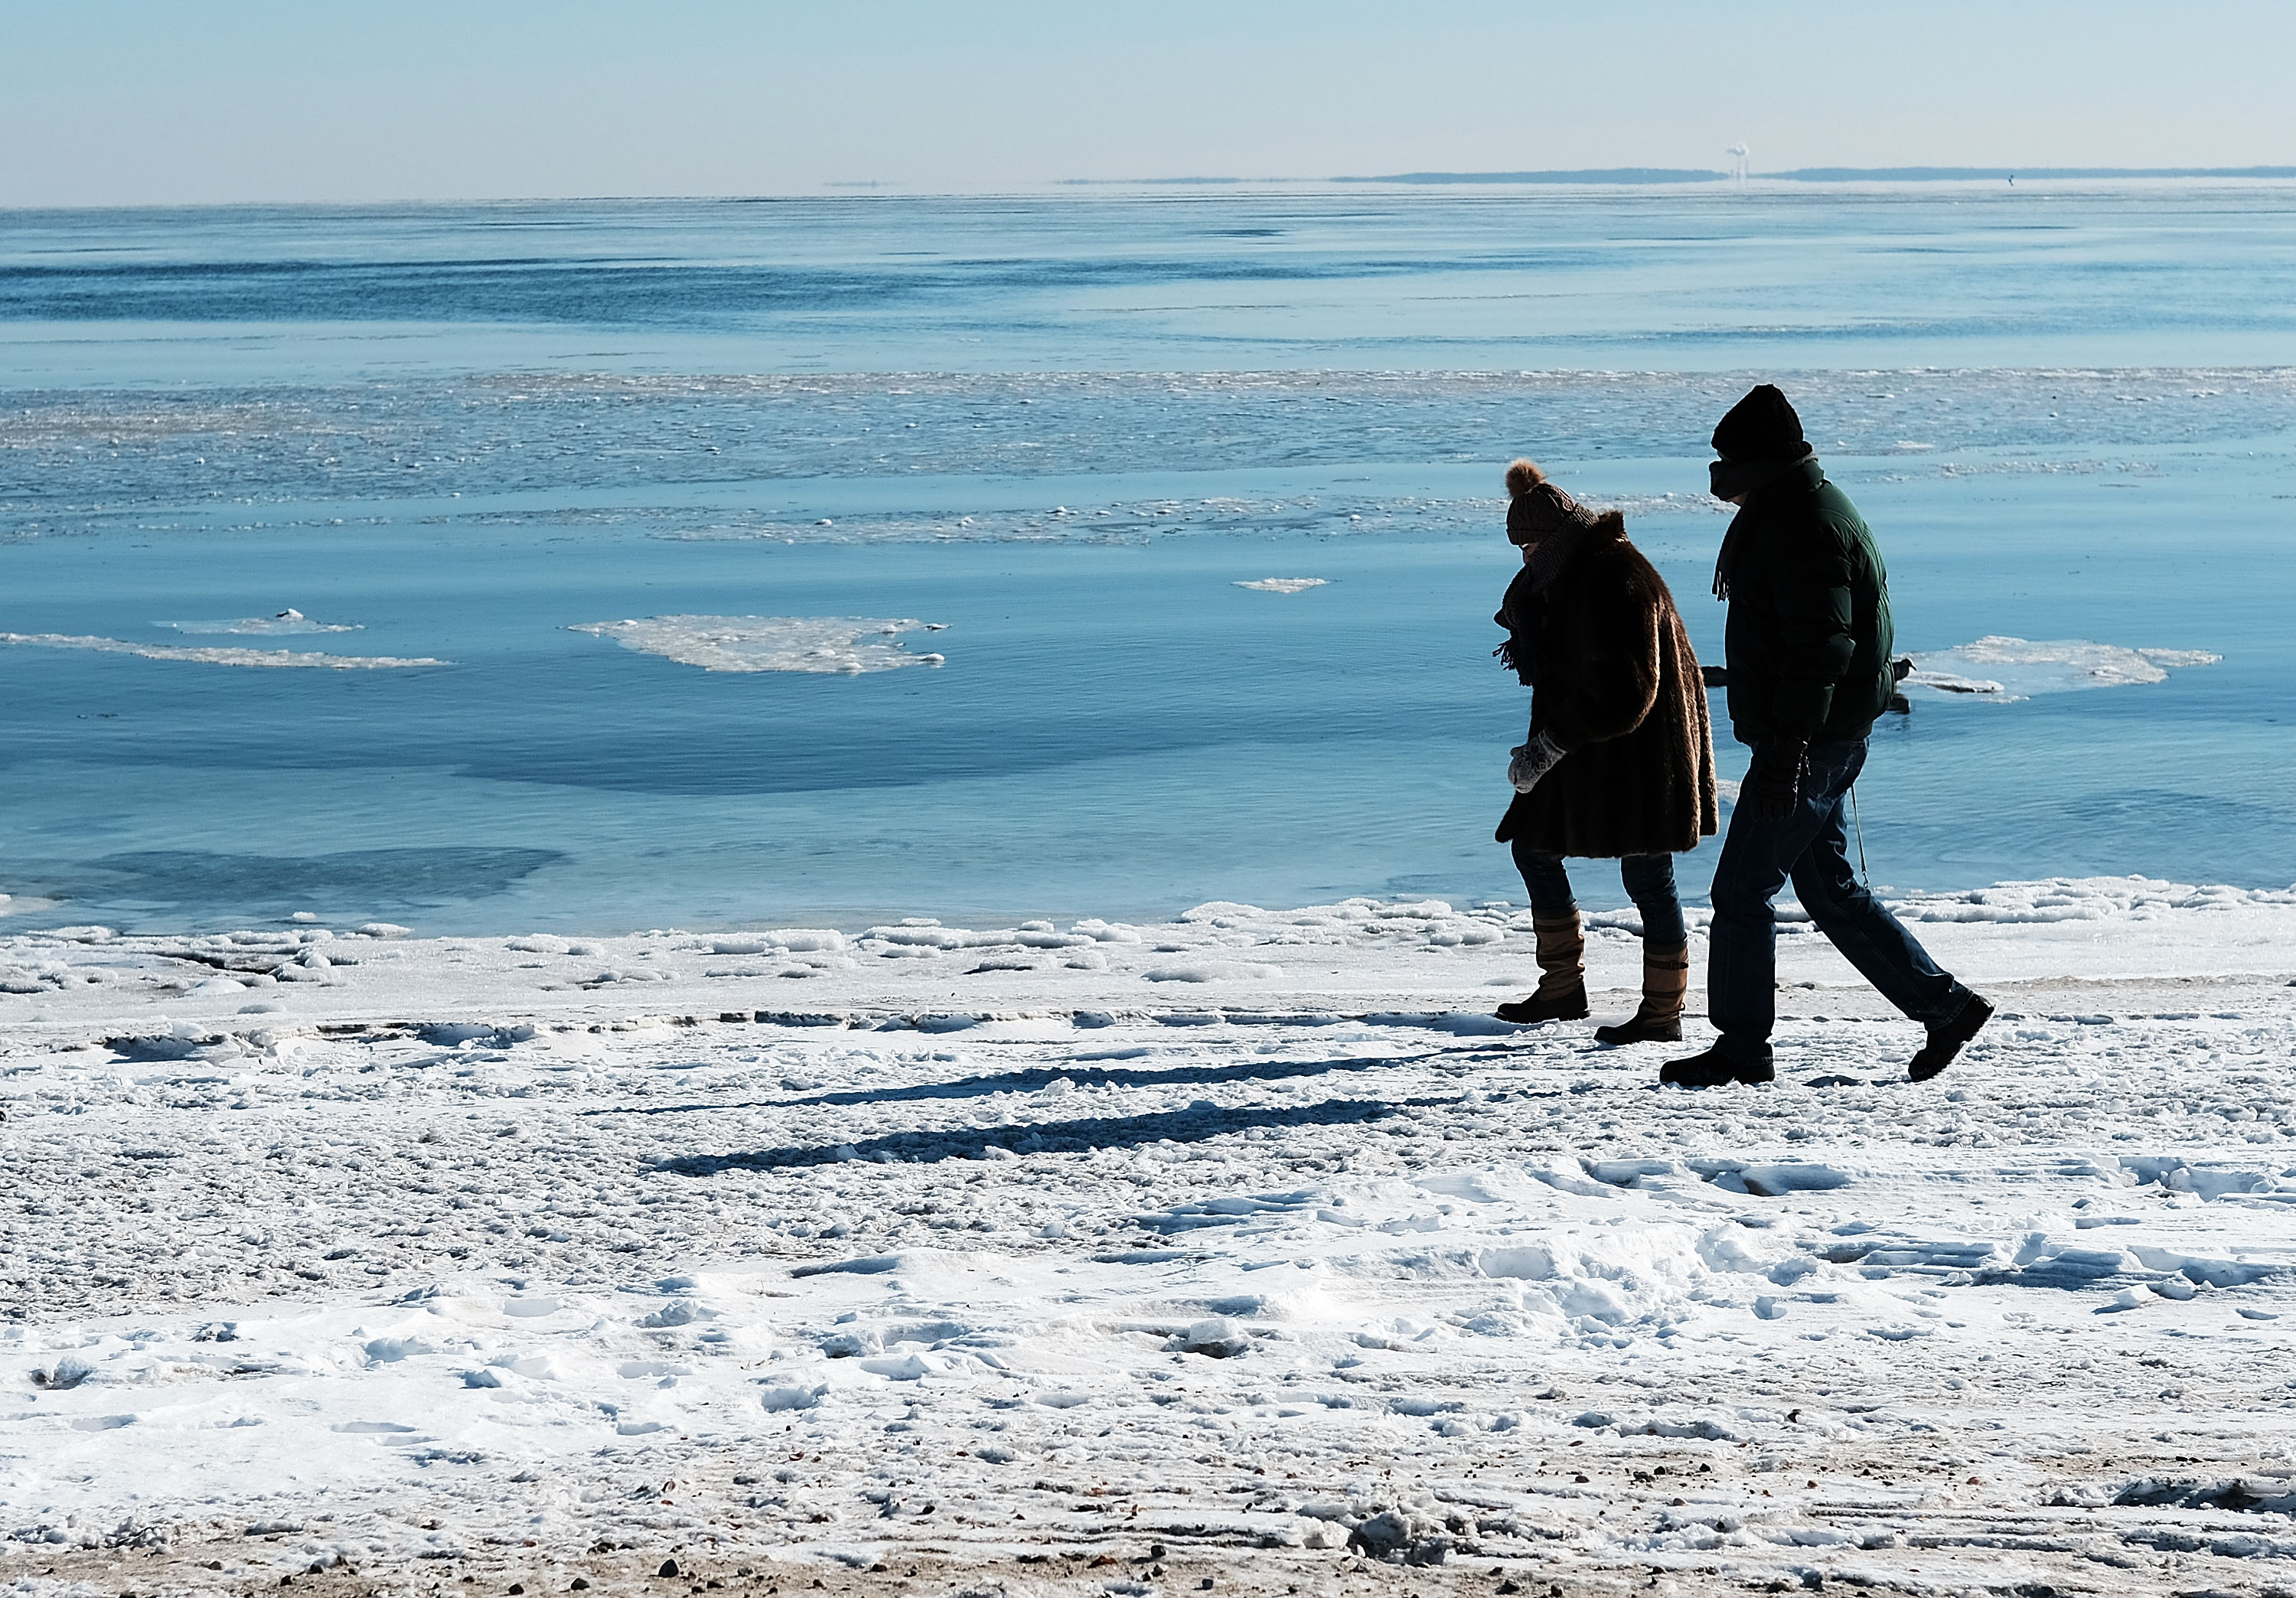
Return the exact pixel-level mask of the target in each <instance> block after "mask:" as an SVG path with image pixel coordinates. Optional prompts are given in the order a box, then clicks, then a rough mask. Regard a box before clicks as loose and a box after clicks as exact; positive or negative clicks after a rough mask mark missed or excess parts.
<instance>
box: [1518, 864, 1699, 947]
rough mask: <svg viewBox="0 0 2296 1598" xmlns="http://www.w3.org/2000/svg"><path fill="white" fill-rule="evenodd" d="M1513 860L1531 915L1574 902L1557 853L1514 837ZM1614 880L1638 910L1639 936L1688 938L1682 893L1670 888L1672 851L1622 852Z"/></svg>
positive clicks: (1654, 941)
mask: <svg viewBox="0 0 2296 1598" xmlns="http://www.w3.org/2000/svg"><path fill="white" fill-rule="evenodd" d="M1514 866H1515V869H1516V870H1517V871H1519V872H1521V873H1522V885H1523V886H1524V887H1525V888H1526V889H1529V891H1530V911H1531V914H1533V915H1538V916H1545V917H1546V918H1548V919H1550V920H1551V919H1553V918H1554V917H1556V916H1562V915H1568V914H1570V913H1571V912H1572V911H1573V910H1576V909H1577V908H1578V907H1579V901H1578V899H1577V897H1575V896H1574V895H1573V894H1572V893H1571V891H1570V873H1569V872H1568V871H1566V870H1565V869H1563V865H1562V856H1560V855H1556V854H1551V853H1549V852H1548V851H1547V850H1546V849H1536V848H1530V847H1529V846H1528V845H1527V844H1525V843H1524V841H1523V840H1521V839H1520V838H1518V839H1516V840H1514ZM1619 881H1620V882H1621V883H1622V884H1624V885H1625V887H1626V890H1627V897H1628V898H1630V899H1632V900H1634V902H1635V908H1636V909H1637V910H1639V911H1641V912H1642V914H1643V938H1644V941H1645V942H1647V943H1648V944H1649V945H1650V946H1651V947H1652V948H1661V949H1670V948H1679V947H1682V946H1683V945H1684V944H1685V943H1688V942H1689V941H1690V934H1689V932H1688V931H1687V930H1685V928H1684V927H1683V924H1682V898H1681V896H1680V895H1678V894H1677V893H1676V892H1675V890H1674V856H1672V855H1628V856H1626V858H1624V859H1623V860H1620V862H1619Z"/></svg>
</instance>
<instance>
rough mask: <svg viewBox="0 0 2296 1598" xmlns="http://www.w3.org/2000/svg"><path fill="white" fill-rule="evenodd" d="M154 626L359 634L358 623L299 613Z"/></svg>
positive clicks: (186, 629) (199, 630)
mask: <svg viewBox="0 0 2296 1598" xmlns="http://www.w3.org/2000/svg"><path fill="white" fill-rule="evenodd" d="M152 626H154V627H173V628H174V629H175V630H176V631H177V632H179V633H202V634H213V633H258V634H277V633H356V632H357V631H358V630H359V624H358V623H357V622H326V621H313V620H312V619H310V618H309V617H307V616H306V615H304V614H303V612H302V611H296V610H286V611H279V612H277V613H276V614H275V615H270V616H242V617H240V618H239V619H236V620H231V621H156V622H153V623H152Z"/></svg>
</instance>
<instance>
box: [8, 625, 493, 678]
mask: <svg viewBox="0 0 2296 1598" xmlns="http://www.w3.org/2000/svg"><path fill="white" fill-rule="evenodd" d="M0 643H14V644H26V645H29V646H31V647H34V648H37V649H84V650H89V651H94V652H95V653H97V654H105V655H141V656H143V658H144V659H145V660H192V661H196V662H198V663H199V664H201V665H202V666H285V667H305V668H318V669H321V670H327V671H366V670H377V669H385V670H387V669H390V668H400V667H407V666H449V665H452V664H453V662H452V661H450V660H431V659H430V658H429V657H428V656H422V657H419V658H414V659H406V660H402V659H400V658H398V657H397V656H394V655H324V654H299V653H297V652H296V651H292V650H284V649H234V648H230V647H227V646H222V645H217V646H212V647H201V646H196V645H190V644H181V643H130V642H129V641H128V640H127V639H125V638H95V637H82V636H78V635H73V634H68V633H0Z"/></svg>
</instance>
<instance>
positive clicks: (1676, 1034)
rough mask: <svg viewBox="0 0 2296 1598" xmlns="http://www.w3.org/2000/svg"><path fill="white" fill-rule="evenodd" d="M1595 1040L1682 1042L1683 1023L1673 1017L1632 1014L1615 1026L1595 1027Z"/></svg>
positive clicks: (1611, 1042) (1622, 1042)
mask: <svg viewBox="0 0 2296 1598" xmlns="http://www.w3.org/2000/svg"><path fill="white" fill-rule="evenodd" d="M1681 1041H1682V1023H1681V1022H1680V1021H1679V1020H1674V1019H1671V1018H1666V1019H1661V1018H1659V1017H1655V1016H1648V1015H1630V1016H1628V1018H1627V1019H1626V1020H1622V1021H1620V1023H1619V1024H1618V1025H1617V1026H1615V1027H1597V1028H1595V1042H1596V1043H1607V1044H1627V1043H1680V1042H1681Z"/></svg>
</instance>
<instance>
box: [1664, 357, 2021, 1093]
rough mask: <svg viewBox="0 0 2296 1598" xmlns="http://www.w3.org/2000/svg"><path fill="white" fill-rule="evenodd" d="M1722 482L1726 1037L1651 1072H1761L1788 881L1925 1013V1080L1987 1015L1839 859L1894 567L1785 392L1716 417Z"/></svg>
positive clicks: (1717, 1006)
mask: <svg viewBox="0 0 2296 1598" xmlns="http://www.w3.org/2000/svg"><path fill="white" fill-rule="evenodd" d="M1714 449H1715V453H1716V454H1718V455H1720V456H1721V457H1722V458H1721V459H1720V460H1718V461H1716V462H1715V463H1713V465H1712V466H1711V467H1710V472H1711V475H1712V479H1713V489H1714V493H1715V496H1717V497H1718V498H1721V499H1726V500H1728V501H1729V502H1730V503H1731V504H1734V505H1737V506H1738V507H1739V511H1738V514H1737V516H1736V517H1735V518H1734V520H1732V521H1731V523H1730V530H1729V532H1728V533H1727V534H1726V535H1725V536H1724V537H1723V540H1722V555H1721V559H1720V560H1719V561H1718V562H1717V563H1716V566H1715V570H1714V593H1715V596H1716V597H1717V598H1718V599H1723V600H1726V601H1727V602H1728V603H1729V606H1730V611H1729V619H1728V623H1727V625H1726V630H1725V632H1724V651H1725V660H1726V671H1727V674H1728V682H1727V686H1728V691H1729V710H1730V728H1731V732H1732V733H1734V735H1735V736H1736V738H1737V740H1738V742H1741V743H1745V744H1751V746H1752V747H1753V750H1754V756H1753V761H1752V764H1751V766H1749V767H1748V768H1747V772H1746V779H1745V781H1744V782H1743V783H1742V784H1741V785H1740V787H1739V792H1738V800H1737V803H1736V804H1735V805H1734V807H1732V809H1731V812H1730V827H1729V832H1728V834H1727V835H1726V837H1725V838H1724V840H1723V842H1722V858H1721V860H1720V862H1719V863H1718V865H1716V866H1715V868H1714V887H1713V890H1712V895H1711V897H1712V900H1713V905H1714V921H1713V925H1712V927H1711V929H1710V933H1709V944H1708V950H1707V974H1706V986H1707V1016H1708V1019H1709V1020H1711V1021H1712V1022H1713V1024H1714V1026H1715V1028H1717V1029H1718V1030H1719V1031H1720V1033H1721V1034H1722V1036H1721V1037H1720V1038H1718V1040H1717V1041H1716V1043H1715V1045H1714V1046H1713V1047H1712V1048H1710V1049H1709V1050H1707V1051H1706V1052H1705V1053H1702V1054H1695V1055H1693V1056H1691V1057H1690V1058H1689V1059H1686V1060H1677V1061H1670V1062H1669V1064H1668V1065H1667V1066H1666V1067H1665V1069H1663V1070H1661V1072H1660V1074H1659V1079H1660V1080H1661V1081H1662V1082H1672V1083H1678V1084H1680V1085H1681V1086H1685V1087H1716V1086H1721V1085H1723V1084H1725V1083H1728V1082H1767V1081H1769V1080H1770V1079H1771V1078H1772V1077H1773V1076H1775V1070H1774V1069H1773V1068H1772V1066H1771V1063H1770V1031H1771V1028H1773V1026H1774V1025H1775V1021H1776V1014H1777V1006H1776V990H1777V951H1776V947H1775V946H1776V927H1775V921H1774V919H1773V916H1772V914H1771V909H1770V902H1771V900H1772V899H1774V898H1775V897H1777V892H1778V889H1781V888H1783V887H1784V886H1785V884H1786V882H1787V881H1789V880H1791V881H1792V883H1793V887H1794V896H1795V897H1797V898H1799V899H1800V901H1801V905H1802V908H1803V909H1805V910H1807V911H1808V912H1809V917H1810V920H1811V921H1813V922H1816V924H1817V929H1818V930H1819V931H1821V932H1824V933H1825V935H1826V937H1827V938H1830V939H1832V940H1833V947H1836V948H1838V949H1840V950H1841V953H1842V954H1843V955H1844V956H1846V957H1847V958H1848V960H1849V963H1851V964H1852V965H1854V966H1856V967H1857V970H1858V972H1859V974H1860V975H1862V976H1864V977H1865V979H1866V980H1867V981H1869V982H1871V983H1872V984H1873V985H1874V987H1876V988H1878V989H1880V990H1881V993H1882V996H1883V997H1884V998H1886V999H1888V1000H1889V1001H1890V1003H1891V1004H1895V1005H1896V1006H1897V1007H1898V1009H1899V1010H1901V1011H1903V1012H1905V1013H1906V1014H1907V1016H1909V1017H1910V1018H1912V1019H1913V1020H1917V1021H1921V1022H1923V1024H1924V1025H1925V1026H1926V1027H1927V1028H1928V1030H1929V1039H1928V1041H1927V1042H1926V1043H1925V1044H1924V1045H1923V1047H1922V1049H1921V1051H1920V1052H1919V1053H1916V1054H1915V1056H1914V1059H1913V1062H1912V1064H1911V1065H1910V1067H1909V1068H1908V1074H1909V1075H1910V1076H1911V1077H1912V1078H1913V1079H1914V1080H1915V1081H1917V1082H1921V1081H1927V1080H1928V1079H1929V1078H1931V1077H1934V1076H1936V1075H1937V1074H1938V1073H1939V1071H1941V1070H1943V1069H1945V1068H1946V1066H1947V1065H1948V1064H1949V1063H1950V1062H1951V1061H1952V1060H1953V1057H1954V1055H1955V1054H1956V1053H1959V1052H1960V1050H1961V1046H1962V1045H1964V1044H1965V1043H1967V1042H1968V1041H1969V1040H1970V1039H1971V1038H1972V1037H1975V1036H1976V1035H1977V1030H1978V1028H1980V1027H1982V1026H1984V1025H1985V1023H1986V1021H1987V1020H1989V1019H1990V1018H1991V1016H1992V1014H1993V1006H1992V1005H1991V1004H1988V1003H1987V1002H1986V1001H1985V1000H1984V999H1982V998H1980V996H1977V995H1976V994H1974V993H1972V992H1971V991H1970V990H1969V989H1968V988H1966V987H1963V986H1962V985H1961V984H1960V983H1959V982H1957V981H1956V980H1954V979H1953V978H1952V977H1951V976H1950V975H1948V973H1947V972H1945V971H1942V970H1940V969H1939V966H1938V964H1937V963H1936V962H1935V961H1933V960H1931V958H1930V956H1929V954H1928V952H1927V951H1925V950H1924V949H1923V947H1922V946H1921V945H1920V944H1918V943H1916V942H1915V941H1914V938H1913V935H1912V934H1911V933H1909V932H1907V930H1906V929H1905V927H1904V926H1903V925H1902V924H1900V923H1899V922H1898V918H1897V917H1896V916H1894V915H1892V914H1890V912H1889V910H1888V908H1887V907H1886V906H1883V905H1882V903H1881V902H1880V901H1879V900H1877V899H1876V898H1874V896H1873V895H1872V894H1871V893H1869V892H1868V891H1866V888H1865V886H1864V884H1862V883H1860V882H1859V881H1857V875H1856V873H1853V872H1852V871H1851V870H1850V869H1849V839H1848V836H1847V834H1846V833H1845V832H1843V829H1842V810H1843V807H1844V806H1845V804H1846V803H1847V801H1848V799H1849V789H1850V785H1851V784H1852V783H1855V782H1856V781H1857V773H1858V772H1859V770H1860V769H1861V768H1862V767H1863V766H1865V764H1866V737H1867V735H1868V734H1869V733H1872V732H1873V730H1874V719H1875V718H1876V717H1879V716H1880V715H1881V714H1882V710H1883V709H1886V708H1887V707H1888V705H1889V702H1890V693H1891V692H1892V691H1893V689H1894V688H1895V686H1896V680H1895V677H1894V676H1893V675H1892V673H1891V671H1890V649H1891V647H1892V645H1893V644H1894V643H1895V639H1894V637H1893V635H1892V634H1891V631H1890V577H1889V573H1888V572H1887V571H1886V570H1884V569H1883V568H1882V552H1881V551H1880V549H1878V548H1877V547H1875V545H1874V534H1873V531H1872V530H1871V529H1868V528H1867V527H1866V521H1865V518H1863V517H1861V516H1860V515H1858V513H1857V506H1856V505H1853V504H1850V503H1849V496H1848V495H1846V494H1844V493H1842V491H1841V489H1839V488H1835V487H1834V486H1833V484H1832V483H1830V482H1828V481H1826V480H1825V470H1824V469H1823V468H1822V467H1820V466H1819V465H1818V463H1817V456H1816V453H1815V452H1813V451H1812V450H1811V448H1810V447H1809V444H1808V441H1807V440H1806V439H1804V438H1803V437H1802V429H1801V418H1800V417H1799V416H1797V415H1796V414H1794V408H1793V406H1792V405H1791V404H1789V403H1788V402H1787V400H1786V397H1785V396H1784V394H1782V393H1780V392H1779V391H1778V390H1777V389H1775V388H1774V387H1772V386H1771V385H1770V384H1768V383H1764V384H1762V385H1760V386H1759V388H1757V389H1754V390H1753V391H1752V392H1751V393H1750V394H1748V395H1747V396H1746V397H1745V398H1743V399H1742V400H1740V401H1739V402H1738V403H1737V404H1736V405H1735V406H1732V407H1731V410H1730V413H1729V414H1728V415H1726V416H1725V417H1723V418H1722V422H1721V425H1720V426H1718V427H1717V428H1716V429H1715V430H1714Z"/></svg>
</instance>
